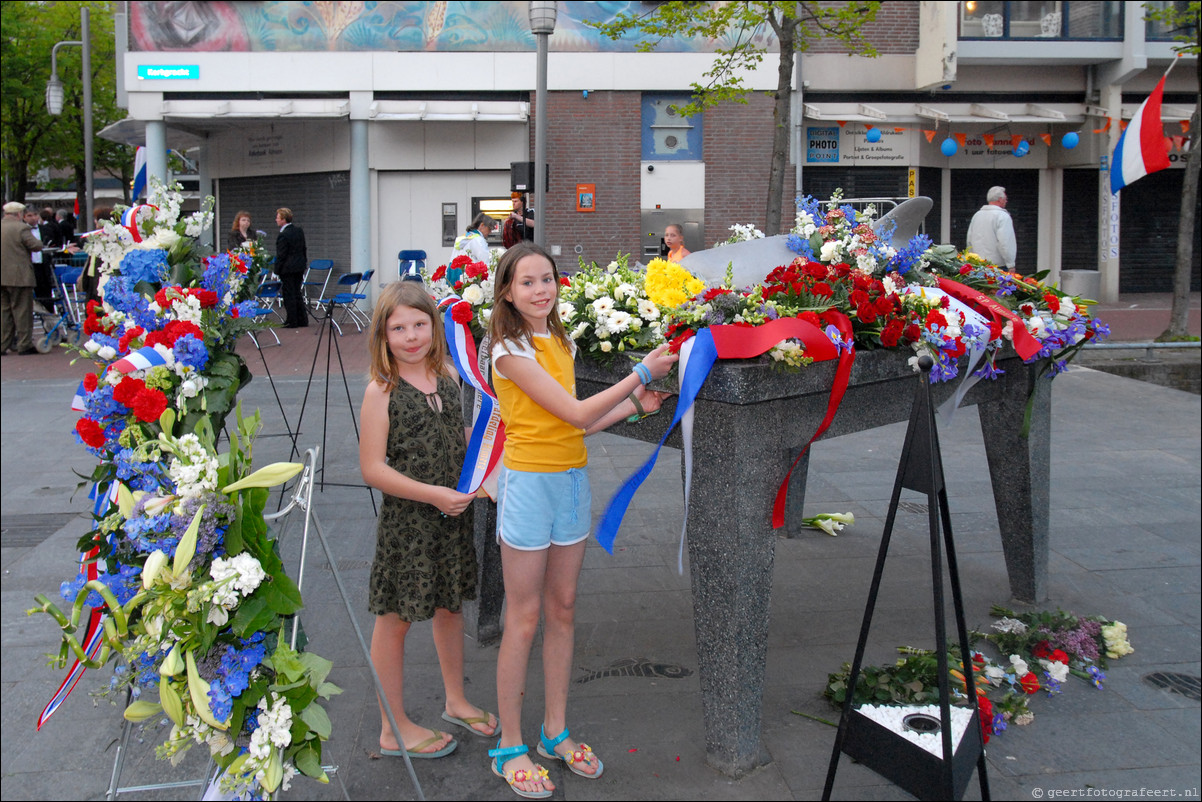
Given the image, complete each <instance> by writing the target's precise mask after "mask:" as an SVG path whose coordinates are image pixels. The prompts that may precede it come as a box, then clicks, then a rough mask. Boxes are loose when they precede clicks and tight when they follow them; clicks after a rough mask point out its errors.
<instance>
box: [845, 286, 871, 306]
mask: <svg viewBox="0 0 1202 802" xmlns="http://www.w3.org/2000/svg"><path fill="white" fill-rule="evenodd" d="M847 301H848V303H850V304H851V305H852V306H863V305H864V304H866V303H868V293H866V292H864V290H862V289H856V290H852V291H851V295H850V296H848V298H847Z"/></svg>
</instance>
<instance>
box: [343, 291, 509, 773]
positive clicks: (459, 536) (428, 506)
mask: <svg viewBox="0 0 1202 802" xmlns="http://www.w3.org/2000/svg"><path fill="white" fill-rule="evenodd" d="M370 348H371V381H369V382H368V385H367V391H366V392H365V393H364V395H363V408H362V413H361V422H362V433H361V435H360V441H359V442H360V446H359V466H360V469H361V470H362V471H363V478H364V479H365V480H366V481H367V483H368V484H369V485H371V486H372V487H375V488H377V489H379V490H380V491H381V492H382V493H383V494H384V504H383V507H382V508H381V510H380V520H379V525H378V528H377V532H376V555H375V560H374V562H373V563H372V568H371V581H370V585H369V594H370V599H369V606H370V609H371V611H372V613H374V614H375V616H376V623H375V629H374V631H373V632H372V639H371V659H372V664H373V665H374V666H375V668H376V672H377V673H378V674H379V676H380V680H381V683H382V684H383V686H384V689H385V694H386V695H387V697H388V702H389V706H390V707H391V708H392V712H393V715H394V717H395V718H396V722H397V726H398V728H399V729H400V738H401V741H402V742H400V743H398V741H397V736H396V735H395V734H394V733H393V731H392V727H391V726H390V725H389V722H388V716H387V714H386V713H385V711H384V706H383V703H382V702H381V705H380V722H381V723H380V753H381V754H383V755H394V756H400V754H401V751H400V750H401V749H404V750H405V751H406V752H408V754H409V757H410V758H436V757H444V756H446V755H449V754H450V753H451V752H453V751H454V750H455V747H456V746H457V745H458V743H457V742H456V741H455V739H454V738H453V737H451V735H450V734H448V733H446V732H441V731H439V730H434V729H430V728H428V727H423V726H420V725H418V724H415V723H414V722H413V721H412V720H410V719H409V717H408V716H407V715H406V714H405V706H404V697H403V693H402V685H403V678H404V666H405V636H406V635H407V634H408V632H409V627H410V626H411V625H412V624H413V623H414V622H416V621H425V620H427V619H430V618H432V619H433V620H434V621H433V629H434V646H435V648H436V650H437V652H438V661H439V664H440V666H441V669H442V680H443V685H444V687H445V689H446V708H445V710H444V712H443V715H442V718H443V720H444V721H446V722H448V723H450V724H454V725H456V726H458V727H461V728H463V729H465V730H467V731H468V732H470V733H471V734H473V735H476V736H480V737H495V736H496V734H497V732H498V730H499V728H498V726H497V720H496V718H495V717H494V716H493V715H492V714H491V713H488V712H486V711H484V710H481V709H480V708H478V707H476V706H475V705H473V704H471V703H470V702H468V700H467V698H466V697H465V696H464V692H463V614H462V612H461V607H462V602H463V601H464V600H466V599H474V598H476V553H475V548H474V545H473V536H472V518H471V503H472V499H473V498H474V496H472V495H469V494H464V493H460V492H458V491H457V490H455V485H456V483H457V480H458V474H459V469H460V466H461V465H462V464H463V456H464V451H465V449H466V438H465V434H464V426H463V413H462V406H461V402H460V394H459V385H458V378H457V376H456V374H455V370H454V367H453V366H452V365H451V364H450V362H449V361H448V356H447V347H446V341H445V340H444V339H443V333H442V325H441V321H440V320H439V315H438V310H437V309H436V308H435V306H434V302H433V300H432V299H431V298H430V296H429V295H427V294H426V292H425V289H424V288H423V287H422V286H421V285H419V284H416V283H414V282H409V281H400V282H397V283H395V284H391V285H389V286H388V287H386V288H385V289H384V291H383V293H382V294H381V297H380V299H379V302H378V303H377V304H376V309H375V314H374V315H373V319H372V327H371V344H370Z"/></svg>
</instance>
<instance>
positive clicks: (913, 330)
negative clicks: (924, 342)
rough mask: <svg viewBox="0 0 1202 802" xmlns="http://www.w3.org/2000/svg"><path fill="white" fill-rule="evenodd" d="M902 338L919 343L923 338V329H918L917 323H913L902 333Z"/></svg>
mask: <svg viewBox="0 0 1202 802" xmlns="http://www.w3.org/2000/svg"><path fill="white" fill-rule="evenodd" d="M902 336H903V337H905V338H906V339H907V340H909V341H910V342H917V341H918V338H919V337H921V336H922V329H920V328H919V327H918V324H917V323H911V324H910V325H908V326H906V329H905V331H903V332H902Z"/></svg>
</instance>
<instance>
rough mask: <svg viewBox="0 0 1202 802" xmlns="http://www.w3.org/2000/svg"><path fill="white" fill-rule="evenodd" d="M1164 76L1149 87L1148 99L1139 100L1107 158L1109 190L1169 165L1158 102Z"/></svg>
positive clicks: (1118, 188) (1115, 191)
mask: <svg viewBox="0 0 1202 802" xmlns="http://www.w3.org/2000/svg"><path fill="white" fill-rule="evenodd" d="M1167 77H1168V73H1167V72H1166V73H1165V74H1164V77H1163V78H1161V79H1160V83H1158V84H1156V88H1155V89H1153V90H1152V94H1150V95H1148V99H1147V100H1145V101H1144V102H1143V103H1141V104H1140V107H1139V110H1138V111H1136V112H1135V116H1134V117H1132V118H1131V122H1130V123H1129V124H1128V125H1127V129H1126V130H1125V131H1123V135H1122V136H1120V137H1119V144H1118V146H1117V147H1115V149H1114V157H1113V158H1112V159H1111V160H1110V192H1111V194H1114V193H1117V192H1118V191H1119V190H1120V189H1122V188H1123V187H1125V186H1127V185H1128V184H1131V183H1134V182H1135V181H1138V180H1139V179H1141V178H1143V177H1144V176H1145V175H1147V174H1148V173H1155V172H1157V171H1159V170H1163V169H1165V168H1166V167H1168V166H1169V153H1168V148H1167V147H1165V138H1164V123H1162V122H1161V120H1160V102H1161V99H1162V98H1163V97H1164V79H1165V78H1167Z"/></svg>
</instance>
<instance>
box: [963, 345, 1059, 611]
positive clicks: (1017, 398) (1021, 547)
mask: <svg viewBox="0 0 1202 802" xmlns="http://www.w3.org/2000/svg"><path fill="white" fill-rule="evenodd" d="M1040 367H1042V365H1033V366H1027V365H1023V364H1022V363H1021V362H1019V361H1018V360H1009V361H1007V363H1006V364H1005V365H1004V368H1005V369H1006V371H1007V372H1006V374H1005V375H1004V376H1002V377H1001V378H1000V379H999V381H1004V382H1006V383H1007V384H1008V385H1010V386H1008V387H1007V388H1006V390H1005V391H1004V392H1003V393H1002V394H1001V396H1002V397H1001V399H1000V400H998V401H993V402H990V403H987V404H982V405H981V407H980V410H981V434H982V435H983V436H984V439H985V454H986V456H987V457H988V459H989V474H990V478H991V480H992V481H993V499H994V505H995V506H996V508H997V519H998V527H999V528H1000V529H1001V534H1002V549H1003V551H1004V553H1005V555H1006V571H1007V573H1008V574H1009V577H1010V593H1011V595H1013V596H1014V598H1015V599H1017V600H1018V601H1021V602H1027V603H1035V602H1041V601H1044V600H1045V599H1047V595H1048V591H1047V579H1048V516H1049V514H1050V512H1051V508H1050V499H1049V487H1050V481H1051V471H1050V466H1049V461H1050V455H1051V433H1052V387H1051V382H1050V381H1048V378H1047V376H1043V377H1039V376H1038V373H1039V369H1040ZM1016 385H1017V386H1016ZM1028 399H1030V404H1031V415H1030V429H1029V431H1028V434H1027V436H1026V437H1024V436H1023V435H1022V428H1023V418H1024V416H1025V415H1026V412H1027V403H1028Z"/></svg>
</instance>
